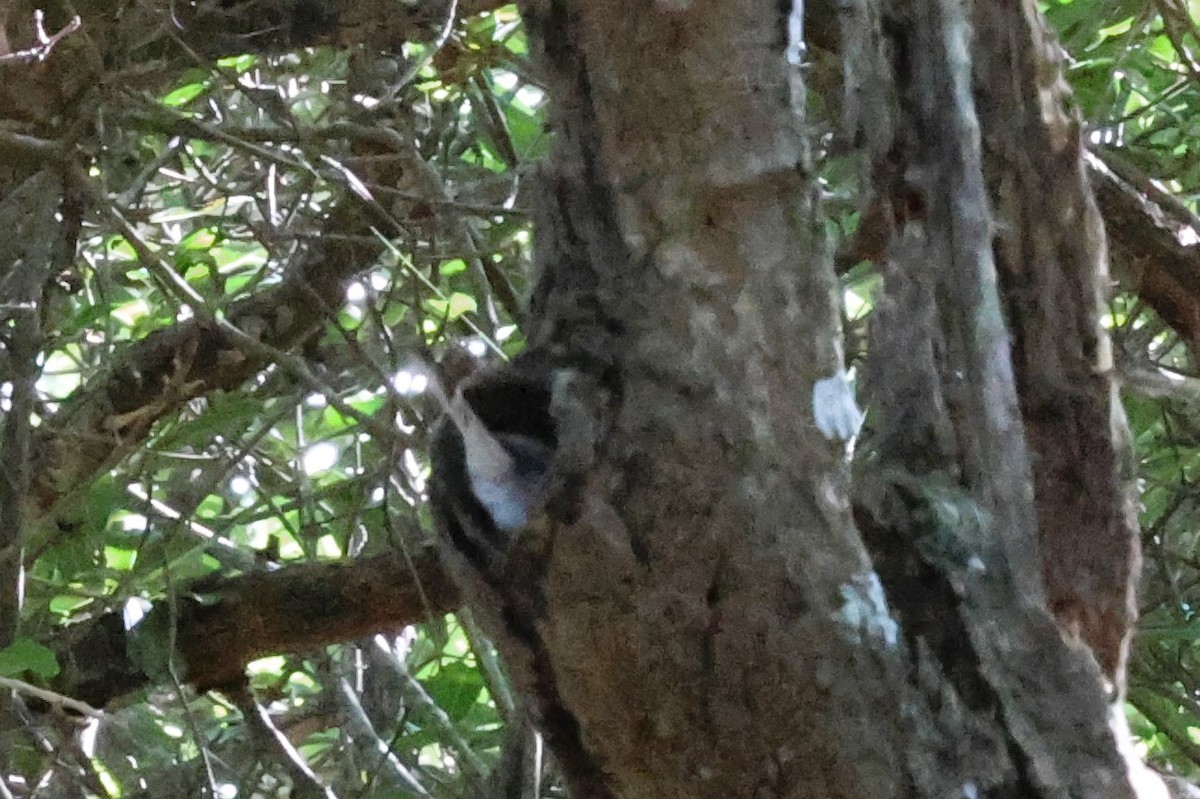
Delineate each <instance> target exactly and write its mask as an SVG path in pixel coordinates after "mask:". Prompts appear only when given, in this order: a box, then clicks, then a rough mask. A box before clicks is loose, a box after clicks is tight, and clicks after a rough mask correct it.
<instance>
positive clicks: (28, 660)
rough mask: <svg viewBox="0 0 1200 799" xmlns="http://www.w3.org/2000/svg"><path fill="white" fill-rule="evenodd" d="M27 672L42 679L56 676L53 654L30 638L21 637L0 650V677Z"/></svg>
mask: <svg viewBox="0 0 1200 799" xmlns="http://www.w3.org/2000/svg"><path fill="white" fill-rule="evenodd" d="M26 672H28V673H29V674H33V675H35V676H37V677H41V678H43V679H49V678H51V677H53V676H54V675H56V674H58V672H59V667H58V659H57V658H56V657H55V656H54V652H53V651H51V650H50V649H48V648H47V647H45V646H43V645H42V644H39V643H38V642H37V641H35V640H33V639H32V638H25V637H21V638H18V639H16V640H15V641H13V642H12V643H11V644H9V645H8V646H6V647H4V648H3V649H0V677H16V676H18V675H20V674H24V673H26Z"/></svg>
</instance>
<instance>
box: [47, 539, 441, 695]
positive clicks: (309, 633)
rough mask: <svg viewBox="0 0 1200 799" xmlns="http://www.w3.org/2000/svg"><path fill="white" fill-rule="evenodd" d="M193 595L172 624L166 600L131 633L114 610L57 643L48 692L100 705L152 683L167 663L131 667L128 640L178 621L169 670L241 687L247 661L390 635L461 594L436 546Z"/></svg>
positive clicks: (199, 588)
mask: <svg viewBox="0 0 1200 799" xmlns="http://www.w3.org/2000/svg"><path fill="white" fill-rule="evenodd" d="M192 588H193V594H192V595H191V596H180V597H179V598H178V599H177V601H176V602H175V606H176V611H175V614H174V616H175V618H174V619H172V618H171V616H172V612H171V609H170V608H169V607H168V606H169V604H170V603H168V602H162V603H159V604H158V605H156V606H155V608H154V609H153V610H151V612H150V613H149V614H148V615H147V617H146V618H145V619H143V620H142V622H141V624H140V625H138V626H137V627H135V628H134V629H133V631H132V632H131V633H128V634H127V633H126V631H125V629H124V625H123V623H122V621H121V616H120V614H117V613H113V614H108V615H106V616H102V617H101V618H100V619H98V620H97V621H96V623H94V624H92V625H90V626H89V627H88V628H87V629H86V631H85V632H84V633H82V634H79V635H76V636H74V637H73V638H72V639H71V640H63V641H61V642H58V643H57V646H56V648H57V649H58V657H59V662H60V663H62V664H63V671H62V674H61V675H60V677H59V679H58V680H57V681H56V682H55V684H54V686H53V687H54V689H55V690H56V691H57V692H59V693H61V694H64V695H67V696H71V697H75V698H76V699H80V700H82V701H84V702H87V703H88V704H90V705H93V706H96V707H103V706H104V705H105V704H107V703H108V702H110V701H112V700H113V699H115V698H117V697H120V696H122V695H124V694H127V693H129V692H131V691H134V690H137V689H138V688H142V687H145V686H147V685H153V684H154V683H156V682H158V681H159V680H160V679H161V674H162V673H163V670H164V669H165V667H166V664H165V663H154V662H146V661H147V660H148V658H147V657H146V656H145V655H142V656H141V657H140V658H137V660H136V662H135V658H134V657H132V656H131V655H130V652H129V641H128V640H127V638H128V637H129V636H136V635H139V634H143V633H145V634H149V635H155V634H156V633H155V631H156V630H160V629H161V630H166V629H169V625H170V624H171V622H172V621H175V622H177V627H176V629H175V634H174V636H175V641H176V642H177V651H176V653H175V656H174V664H175V668H176V669H179V670H180V672H181V674H182V676H183V678H184V679H185V680H186V681H187V682H188V683H189V684H190V685H191V686H192V687H193V688H194V689H195V690H197V691H206V690H210V689H219V688H222V687H228V686H235V685H238V684H240V683H241V682H242V681H243V679H244V674H243V673H244V670H245V667H246V664H247V663H249V662H250V661H252V660H255V659H256V658H260V657H264V656H266V655H271V654H276V653H279V652H303V651H306V650H311V649H315V648H317V647H321V646H325V645H327V644H333V643H338V642H341V641H349V640H353V639H355V638H361V637H363V636H366V635H371V634H373V633H378V632H386V631H396V630H399V629H400V628H402V627H404V626H405V625H408V624H414V623H417V622H421V621H427V620H429V619H430V618H433V617H436V616H439V615H441V614H444V613H448V612H451V611H453V610H455V609H456V608H457V607H458V604H459V599H458V591H457V589H456V588H455V586H454V583H453V582H452V581H451V580H450V579H449V577H448V576H447V575H446V573H445V572H444V571H443V570H442V566H441V563H440V562H439V561H438V557H437V554H436V552H434V551H433V550H432V549H424V550H421V551H419V552H417V553H415V554H414V555H413V556H412V558H411V560H409V559H407V558H405V556H404V555H403V554H400V553H398V552H397V553H389V554H386V555H378V556H374V557H369V558H362V559H359V560H356V561H353V562H342V563H304V564H296V565H292V566H288V567H286V568H283V569H280V570H278V571H274V572H257V573H254V574H246V575H242V576H239V577H233V578H228V579H224V580H221V581H219V582H215V583H213V584H211V585H194V586H193V587H192ZM138 631H142V633H139V632H138ZM147 631H148V632H147ZM163 640H164V646H163V648H164V649H165V638H164V639H163ZM151 649H153V648H151ZM140 651H142V652H145V651H147V647H144V646H143V647H141V648H140ZM164 657H165V653H164Z"/></svg>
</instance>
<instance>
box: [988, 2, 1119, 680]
mask: <svg viewBox="0 0 1200 799" xmlns="http://www.w3.org/2000/svg"><path fill="white" fill-rule="evenodd" d="M973 30H974V31H975V41H974V43H973V48H972V53H973V63H974V75H973V77H974V89H975V98H976V106H977V107H978V108H979V109H980V124H981V127H982V132H983V137H982V140H983V166H984V174H985V176H986V178H987V184H988V194H989V197H990V200H991V204H992V209H993V213H994V217H995V223H994V228H995V245H994V252H995V261H996V266H997V270H998V273H999V277H1000V283H1001V292H1002V296H1003V298H1004V302H1005V310H1006V312H1007V317H1008V323H1009V327H1010V329H1011V331H1012V335H1013V346H1012V356H1013V365H1014V369H1015V372H1016V377H1017V386H1018V391H1019V394H1020V402H1021V418H1022V420H1023V421H1024V426H1025V432H1026V436H1027V438H1028V441H1029V447H1030V450H1031V452H1032V453H1033V474H1034V486H1035V494H1036V497H1037V511H1038V530H1039V532H1040V544H1041V551H1042V563H1043V568H1044V574H1045V581H1046V592H1047V600H1048V603H1049V607H1050V609H1051V611H1052V612H1053V613H1054V615H1055V617H1056V618H1057V619H1058V620H1059V622H1060V623H1061V624H1062V625H1063V627H1064V628H1065V629H1066V630H1067V631H1068V632H1069V633H1070V634H1071V635H1073V636H1077V637H1078V638H1079V639H1081V640H1082V641H1083V642H1084V643H1085V644H1087V645H1088V646H1089V647H1090V648H1091V649H1092V651H1093V653H1095V655H1096V658H1097V660H1098V661H1099V663H1100V666H1101V669H1102V670H1103V672H1104V675H1105V677H1106V678H1107V679H1108V680H1110V681H1112V682H1113V683H1115V684H1117V685H1118V687H1120V686H1121V685H1122V684H1123V680H1124V672H1125V661H1126V658H1127V657H1128V651H1129V642H1130V639H1131V637H1132V635H1133V628H1134V622H1135V620H1136V616H1137V605H1136V595H1135V584H1136V580H1137V577H1138V573H1139V570H1140V567H1141V545H1140V533H1139V525H1138V518H1137V496H1136V488H1135V485H1134V473H1133V455H1132V444H1131V440H1130V435H1129V430H1128V427H1127V424H1126V421H1125V412H1124V409H1123V408H1122V406H1121V402H1120V398H1119V396H1118V394H1117V385H1116V381H1115V379H1114V373H1113V358H1112V346H1111V343H1110V341H1109V337H1108V333H1107V331H1105V330H1104V328H1103V326H1102V324H1101V314H1102V313H1103V311H1104V304H1103V303H1104V299H1105V296H1106V294H1107V292H1108V291H1109V289H1110V281H1109V277H1108V253H1107V251H1106V245H1105V236H1104V226H1103V222H1102V220H1101V218H1100V214H1099V212H1098V210H1097V207H1096V203H1095V201H1094V200H1093V197H1092V189H1091V185H1090V182H1089V180H1088V176H1087V170H1086V166H1085V162H1084V159H1083V151H1084V145H1083V141H1082V127H1083V126H1082V121H1081V120H1080V118H1079V114H1078V112H1076V111H1074V110H1072V109H1071V108H1070V106H1069V103H1070V89H1069V88H1068V87H1067V85H1066V83H1065V81H1064V80H1063V77H1062V59H1061V55H1060V52H1061V51H1060V49H1059V47H1058V44H1057V43H1056V42H1055V41H1054V40H1053V38H1052V37H1051V36H1050V34H1049V32H1048V31H1047V30H1046V27H1045V23H1044V22H1043V21H1042V19H1041V18H1040V15H1039V13H1038V11H1037V8H1036V7H1035V4H1034V3H1032V2H1020V3H978V4H976V5H975V6H974V18H973Z"/></svg>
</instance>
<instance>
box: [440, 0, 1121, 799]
mask: <svg viewBox="0 0 1200 799" xmlns="http://www.w3.org/2000/svg"><path fill="white" fill-rule="evenodd" d="M1030 8H1031V7H1030ZM524 12H525V15H526V20H527V22H528V24H529V27H530V32H531V37H532V39H533V40H534V41H535V42H536V43H538V45H539V46H540V48H541V56H542V60H543V66H544V68H545V71H546V75H547V80H548V84H549V89H550V93H551V96H553V97H554V98H555V103H556V105H555V116H554V125H555V128H556V130H557V133H558V137H557V139H556V144H555V151H554V154H553V157H552V159H551V161H550V164H549V166H548V167H547V168H546V170H545V173H544V175H543V176H542V177H543V182H544V187H545V192H544V198H543V208H542V218H541V219H540V220H539V221H540V226H539V228H538V236H539V252H538V260H539V263H540V265H541V268H542V270H543V273H542V275H541V278H540V280H539V282H538V284H537V288H536V290H535V292H534V298H533V299H534V301H533V305H532V308H531V319H530V320H529V340H530V349H529V350H528V351H527V352H526V353H525V354H524V355H523V356H522V357H521V358H519V359H518V360H517V362H516V363H514V364H513V365H512V366H511V367H508V368H506V369H503V370H500V371H497V372H494V373H491V374H489V375H485V376H483V377H481V378H479V379H477V380H475V381H474V382H473V383H471V384H470V385H469V386H468V388H467V389H466V391H465V397H466V398H467V400H468V401H469V403H470V404H471V406H472V407H473V408H474V409H475V411H476V412H477V413H478V415H479V417H481V419H482V420H483V421H484V422H485V423H486V424H487V425H488V426H489V427H491V428H492V429H493V430H494V431H496V432H497V433H503V434H505V435H509V436H512V435H516V434H522V435H526V436H532V437H539V438H540V440H541V441H543V442H545V443H548V444H551V445H553V446H555V447H556V450H555V453H554V456H553V459H552V461H551V463H550V466H549V474H548V476H547V478H546V487H545V489H544V493H543V495H542V497H543V499H544V508H543V510H544V512H541V513H536V514H535V515H534V518H533V519H532V521H531V523H530V524H529V525H528V526H527V527H525V528H524V529H522V530H521V531H520V533H519V534H516V535H513V534H506V533H504V532H503V531H502V529H501V528H502V527H503V526H504V525H499V524H495V523H494V522H495V517H490V516H489V514H488V512H487V511H485V510H484V508H483V506H482V505H481V503H480V502H478V501H476V496H478V495H477V494H474V493H473V491H474V490H476V489H474V488H473V486H474V485H475V483H473V482H472V480H474V478H473V477H470V478H469V477H468V476H469V475H471V474H473V473H472V472H470V461H471V457H472V456H471V454H470V448H469V447H470V445H469V444H467V445H464V442H463V439H462V437H461V436H460V435H459V434H458V432H457V431H456V430H455V429H453V428H452V427H447V428H444V429H443V431H442V434H441V435H440V436H439V442H440V443H439V449H438V450H435V486H434V493H435V502H436V503H437V505H438V506H439V508H440V513H439V515H440V518H441V521H442V524H443V526H444V529H445V531H446V541H447V543H448V546H447V553H448V555H449V560H450V561H451V563H452V564H453V568H454V570H455V571H456V573H457V574H458V576H459V579H460V580H461V582H462V583H463V585H464V587H465V589H466V593H467V595H468V597H469V598H470V600H471V601H472V603H473V604H474V605H475V607H476V608H477V609H478V610H479V611H480V612H481V613H482V614H483V617H484V618H485V620H486V621H487V623H488V625H489V627H490V629H491V630H492V632H493V633H494V635H495V636H496V638H497V641H498V643H499V646H500V648H501V650H502V651H503V652H504V654H505V655H506V657H507V659H508V662H509V664H510V667H511V668H512V671H513V674H514V679H515V681H516V683H517V684H518V685H519V686H520V687H521V688H522V689H523V691H524V692H525V693H526V695H528V696H529V697H531V699H532V704H533V712H534V715H535V717H536V718H537V720H538V722H539V724H540V726H541V727H542V729H543V730H544V731H545V732H546V734H547V737H548V741H549V743H550V745H551V748H552V749H553V751H554V753H555V754H556V756H557V757H558V759H559V761H560V763H561V764H562V766H563V768H564V771H565V772H566V774H567V777H568V781H569V783H570V786H571V788H572V790H573V793H574V795H575V796H576V797H577V799H583V797H621V799H639V798H640V797H662V796H680V797H682V796H689V797H694V796H699V797H707V796H712V797H718V796H720V797H727V796H748V795H755V796H757V795H763V796H804V797H826V796H846V797H852V796H863V797H865V796H871V797H885V796H899V795H919V796H954V795H963V796H979V795H990V796H1067V795H1078V796H1105V797H1110V796H1111V797H1117V796H1127V795H1129V794H1130V792H1131V788H1130V783H1129V780H1128V777H1127V774H1126V767H1125V764H1124V762H1123V761H1122V759H1121V757H1120V756H1119V754H1118V752H1117V747H1116V741H1115V739H1114V735H1113V733H1112V731H1111V730H1110V729H1109V726H1108V722H1107V719H1108V716H1107V708H1106V704H1105V699H1104V695H1103V692H1102V690H1101V685H1100V679H1099V676H1100V672H1099V670H1098V669H1097V668H1096V666H1095V663H1094V661H1093V660H1092V658H1091V657H1090V655H1089V654H1088V653H1087V652H1086V651H1084V650H1083V649H1081V648H1079V647H1071V646H1068V645H1066V644H1065V643H1064V641H1063V638H1062V636H1061V635H1060V632H1059V630H1058V628H1057V627H1056V626H1055V624H1054V622H1053V619H1052V618H1051V617H1050V615H1049V614H1048V613H1047V611H1046V609H1045V606H1044V600H1043V589H1042V580H1041V573H1040V562H1039V560H1038V559H1037V554H1036V553H1037V532H1038V527H1037V525H1038V519H1039V517H1038V513H1037V507H1036V506H1035V504H1034V482H1033V475H1032V473H1031V468H1030V462H1029V457H1028V455H1027V454H1026V445H1025V441H1024V434H1023V430H1022V427H1021V419H1020V415H1019V411H1018V395H1017V391H1016V386H1015V384H1014V379H1013V369H1012V366H1011V360H1010V354H1009V350H1008V343H1007V342H1008V339H1007V333H1006V330H1005V323H1004V318H1003V316H1002V314H1001V304H1000V298H999V296H998V294H997V288H996V277H995V268H994V266H993V261H992V253H991V236H992V232H993V230H994V222H993V217H992V215H991V212H990V210H989V203H988V196H987V188H988V184H987V183H986V182H985V179H984V171H983V163H982V158H981V154H980V143H979V134H978V123H977V122H976V118H975V110H974V105H973V102H972V98H971V92H970V75H971V73H970V60H969V58H968V41H967V31H968V26H967V20H966V19H965V18H964V16H963V12H962V10H961V8H960V6H959V4H957V3H955V2H952V1H951V0H921V1H920V2H914V3H906V2H894V3H890V4H887V3H885V4H884V6H883V7H879V6H876V5H874V4H872V3H869V2H862V3H860V4H858V5H856V6H853V7H850V8H848V13H849V14H850V16H851V20H850V22H851V23H853V24H852V25H851V26H850V28H851V29H854V30H855V31H856V32H855V33H854V35H853V37H850V38H851V39H852V40H853V44H852V46H851V47H850V48H848V53H850V54H851V57H853V58H854V59H857V60H856V62H855V63H854V64H853V66H854V69H855V72H854V73H852V77H855V76H858V77H862V78H863V79H862V80H860V81H859V82H858V83H857V84H852V87H851V88H854V86H858V87H859V88H861V89H862V95H861V97H859V99H858V103H859V105H858V106H857V107H858V108H859V111H860V112H861V114H860V116H859V117H858V118H859V119H860V120H863V124H862V128H863V130H864V132H865V138H866V139H867V140H868V143H869V144H870V149H871V152H872V156H873V158H874V160H875V172H876V175H877V177H879V179H880V181H881V182H882V184H883V185H884V186H885V188H886V189H887V191H888V195H887V196H888V197H889V198H890V200H891V202H892V203H893V210H894V211H895V212H896V215H897V217H898V222H899V224H898V225H897V233H896V235H895V237H894V240H893V248H892V253H893V260H892V264H891V265H890V267H889V270H888V285H887V290H886V291H885V294H884V296H883V297H882V298H881V300H880V306H879V315H880V321H879V330H878V331H877V332H878V333H879V335H878V336H877V340H876V350H875V353H874V356H873V363H872V374H871V380H872V386H873V393H872V400H873V402H874V403H875V406H874V410H875V415H876V421H875V423H874V428H875V430H874V433H873V435H874V438H872V439H871V442H870V443H871V446H872V449H873V451H876V452H878V453H879V458H878V459H877V460H874V461H872V462H870V463H867V464H864V466H863V469H862V470H861V471H862V478H861V483H860V491H861V499H862V504H861V507H860V512H859V513H858V518H859V520H860V523H861V526H862V530H863V535H860V532H859V529H858V528H857V527H856V526H855V524H854V520H853V518H852V514H851V512H850V505H851V503H850V493H849V486H848V482H847V474H846V469H845V466H844V463H843V447H842V445H841V444H840V443H838V442H831V441H829V440H826V438H825V437H824V436H823V435H822V434H821V433H820V432H819V430H818V425H817V421H816V418H815V417H816V416H817V415H819V414H820V413H821V411H822V409H821V408H820V407H815V406H814V400H813V396H814V393H813V392H814V387H815V386H816V385H817V384H818V382H819V381H822V380H826V379H828V378H835V379H836V378H837V376H838V375H839V374H840V370H841V368H842V365H841V353H840V350H839V330H838V324H837V314H836V286H837V284H836V280H835V278H834V275H833V270H832V266H831V263H830V258H829V257H828V253H827V249H826V247H825V242H824V240H823V237H822V234H821V227H820V223H819V217H818V208H817V207H816V203H815V201H814V191H813V188H814V184H813V182H812V175H811V173H810V170H809V162H808V158H807V154H806V151H805V148H804V144H803V135H802V131H803V113H804V109H803V88H802V85H801V79H800V71H799V69H798V67H797V66H796V65H797V64H798V62H799V58H800V54H801V52H802V49H801V47H800V42H799V40H798V38H797V37H798V35H799V33H800V29H801V25H800V23H799V19H798V17H796V16H793V15H789V13H788V11H787V9H781V7H780V6H779V5H778V4H772V3H766V2H748V1H743V2H738V3H710V4H686V3H678V4H668V3H662V4H657V5H653V6H646V5H645V4H640V3H633V2H629V1H628V0H604V1H597V0H592V1H591V2H563V1H562V0H540V1H535V2H530V3H528V4H527V6H526V7H525V9H524ZM795 13H797V14H798V13H799V11H798V10H797V11H796V12H795ZM1030 13H1032V12H1030ZM1012 33H1014V34H1016V33H1020V34H1021V35H1024V36H1026V37H1028V35H1029V33H1028V30H1024V29H1021V30H1017V29H1014V30H1013V31H1012ZM1003 34H1004V32H1003V31H1000V32H997V35H998V36H1001V37H1003ZM846 38H847V37H846V36H843V40H845V39H846ZM863 76H865V77H863ZM868 122H869V124H867V123H868ZM1062 235H1064V236H1068V235H1069V233H1062ZM1094 334H1095V331H1094V330H1093V335H1094ZM515 397H520V398H523V399H524V410H523V413H522V412H516V411H514V410H513V406H514V402H513V399H514V398H515ZM1089 418H1090V417H1089ZM548 431H549V432H548ZM1043 518H1044V516H1043ZM864 536H865V538H866V539H867V540H868V542H869V543H870V544H871V545H872V546H871V548H872V555H873V557H874V563H872V560H871V556H869V555H868V552H867V547H866V546H865V545H864ZM881 581H882V587H881ZM884 588H886V592H887V595H888V599H889V600H890V601H891V602H892V609H891V610H889V607H888V604H887V602H886V601H885V598H884V590H883V589H884ZM1121 634H1122V635H1123V634H1124V630H1123V629H1122V632H1121Z"/></svg>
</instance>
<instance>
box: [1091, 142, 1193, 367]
mask: <svg viewBox="0 0 1200 799" xmlns="http://www.w3.org/2000/svg"><path fill="white" fill-rule="evenodd" d="M1087 160H1088V167H1089V168H1088V174H1089V177H1090V178H1091V182H1092V188H1093V190H1094V192H1095V195H1096V202H1097V204H1098V205H1099V206H1100V213H1101V215H1102V216H1103V217H1104V224H1105V228H1106V229H1107V231H1108V245H1109V249H1110V250H1111V252H1112V260H1113V265H1114V271H1115V272H1116V276H1117V278H1118V280H1120V281H1121V283H1122V284H1123V286H1124V288H1126V289H1127V290H1129V291H1133V292H1136V293H1137V295H1138V297H1140V298H1141V299H1142V300H1144V301H1145V302H1146V304H1147V305H1149V306H1150V307H1151V308H1153V309H1154V310H1155V312H1157V313H1158V315H1159V316H1160V317H1162V320H1163V321H1164V322H1166V323H1167V324H1168V325H1169V326H1170V327H1171V328H1172V329H1173V330H1174V331H1175V332H1176V333H1178V334H1179V335H1180V337H1182V338H1183V340H1184V341H1185V342H1186V343H1187V344H1188V346H1189V347H1191V348H1192V352H1193V353H1195V352H1196V351H1197V343H1198V342H1200V247H1198V246H1196V245H1194V244H1186V243H1184V239H1183V238H1181V236H1182V235H1188V236H1191V237H1193V238H1195V237H1197V236H1200V228H1197V227H1196V226H1194V225H1192V224H1189V223H1188V222H1187V221H1186V220H1184V219H1181V218H1180V214H1179V213H1178V211H1177V209H1174V208H1170V207H1166V206H1165V204H1164V203H1163V202H1161V201H1159V200H1158V199H1157V198H1156V197H1154V196H1152V194H1150V193H1147V192H1146V191H1143V190H1140V189H1139V188H1138V187H1135V186H1134V185H1133V184H1132V183H1130V182H1129V181H1128V180H1126V179H1123V178H1122V177H1120V176H1119V175H1118V173H1117V171H1115V170H1113V169H1111V168H1110V166H1109V164H1108V163H1107V161H1106V157H1105V156H1103V155H1099V154H1094V153H1089V154H1088V159H1087Z"/></svg>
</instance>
